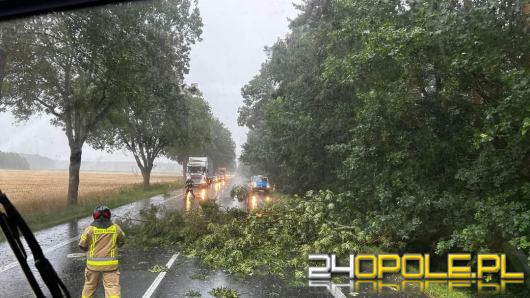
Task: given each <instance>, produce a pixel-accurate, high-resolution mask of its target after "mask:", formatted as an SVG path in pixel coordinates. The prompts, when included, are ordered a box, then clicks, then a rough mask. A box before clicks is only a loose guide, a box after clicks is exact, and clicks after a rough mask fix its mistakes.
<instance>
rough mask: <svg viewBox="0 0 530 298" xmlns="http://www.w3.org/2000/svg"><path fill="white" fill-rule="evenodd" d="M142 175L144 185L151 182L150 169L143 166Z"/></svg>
mask: <svg viewBox="0 0 530 298" xmlns="http://www.w3.org/2000/svg"><path fill="white" fill-rule="evenodd" d="M142 177H143V178H144V186H145V187H147V186H149V184H150V183H151V169H149V168H147V167H146V168H144V169H143V170H142Z"/></svg>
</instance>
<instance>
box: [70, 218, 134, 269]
mask: <svg viewBox="0 0 530 298" xmlns="http://www.w3.org/2000/svg"><path fill="white" fill-rule="evenodd" d="M124 239H125V234H124V233H123V231H122V229H121V228H120V227H119V226H118V225H117V224H112V225H111V226H110V227H108V228H97V227H95V226H88V227H87V228H86V229H85V231H84V232H83V234H81V239H80V240H79V246H80V247H82V248H84V249H85V250H87V260H86V265H87V268H88V269H90V270H93V271H112V270H116V269H118V247H119V246H121V244H122V243H123V241H124Z"/></svg>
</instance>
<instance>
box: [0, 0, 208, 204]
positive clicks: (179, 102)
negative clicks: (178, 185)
mask: <svg viewBox="0 0 530 298" xmlns="http://www.w3.org/2000/svg"><path fill="white" fill-rule="evenodd" d="M201 28H202V21H201V18H200V14H199V10H198V7H197V4H196V1H193V0H179V1H177V0H155V1H146V2H137V3H122V4H118V5H111V6H103V7H98V8H91V9H83V10H76V11H69V12H61V13H54V14H49V15H45V16H39V17H35V18H31V19H29V20H24V21H16V22H10V23H4V24H2V26H1V27H0V62H1V63H0V79H1V80H2V81H1V89H0V92H1V98H0V110H6V109H8V110H10V111H11V112H12V113H13V114H14V115H15V116H16V117H17V119H19V120H26V119H28V118H29V117H31V116H32V115H35V114H41V113H45V114H48V115H50V116H51V117H52V124H53V125H56V126H58V127H61V128H62V129H63V131H64V132H65V134H66V137H67V139H68V144H69V148H70V158H69V160H70V165H69V186H68V194H67V197H68V202H69V203H70V204H76V203H77V197H78V187H79V171H80V167H81V161H82V153H83V146H84V145H85V144H86V143H88V144H89V145H91V146H93V147H94V148H97V149H105V150H108V151H113V150H117V149H126V150H128V151H129V152H131V153H132V155H133V156H134V158H135V160H136V163H137V165H138V167H139V168H140V171H141V173H142V176H143V182H144V185H149V183H150V176H151V171H152V169H153V166H154V160H155V159H156V158H157V157H160V156H162V155H166V156H168V157H170V158H175V159H178V157H177V156H174V153H180V152H183V151H186V150H191V149H193V150H196V149H197V148H203V147H207V146H209V144H210V143H209V142H211V138H210V137H209V136H210V133H209V132H210V129H211V127H210V126H212V125H213V123H215V121H214V119H213V116H212V115H211V113H210V110H209V106H208V104H207V103H206V101H205V100H204V99H203V98H202V95H200V92H198V90H197V88H195V87H194V88H191V87H190V86H187V85H186V84H185V83H184V75H185V74H186V73H187V72H188V69H189V54H190V51H191V46H192V45H193V44H195V43H196V42H197V41H199V40H200V35H201V33H202V29H201ZM190 90H192V91H193V92H192V91H190ZM196 122H200V123H203V122H204V123H205V125H202V124H195V123H196ZM189 127H197V128H198V129H197V130H192V129H189ZM212 146H214V145H212ZM181 147H185V148H186V150H184V149H182V148H181Z"/></svg>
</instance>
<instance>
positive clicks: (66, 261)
mask: <svg viewBox="0 0 530 298" xmlns="http://www.w3.org/2000/svg"><path fill="white" fill-rule="evenodd" d="M242 182H243V180H242V179H239V178H238V179H234V180H233V181H231V182H227V183H216V184H215V185H212V186H211V187H210V188H208V189H207V190H203V191H201V190H196V191H195V194H196V198H195V199H193V198H191V197H189V196H188V197H187V198H184V197H183V190H176V191H173V192H172V193H170V194H168V195H159V196H155V197H152V198H150V199H147V200H143V201H139V202H136V203H132V204H128V205H125V206H122V207H119V208H115V209H113V216H114V217H131V218H134V217H135V216H136V215H137V213H138V210H141V209H143V208H145V207H147V206H149V205H151V204H154V205H158V206H161V207H162V208H180V209H186V210H189V209H191V208H199V200H205V199H210V200H216V201H217V203H218V204H220V205H221V206H223V207H225V208H234V207H237V208H241V209H244V210H248V209H253V208H256V207H257V206H258V205H259V201H258V200H260V198H258V199H253V200H250V201H249V202H248V205H247V204H246V203H240V202H237V201H235V200H233V199H232V198H230V196H229V193H230V189H231V186H232V185H233V184H234V183H237V184H241V183H242ZM90 222H91V217H86V218H82V219H79V220H75V221H72V222H69V223H65V224H61V225H57V226H55V227H51V228H48V229H44V230H41V231H38V232H36V233H35V236H36V238H37V240H38V241H39V243H40V244H41V246H42V249H43V251H44V252H45V254H46V256H47V258H48V259H49V260H50V262H51V263H52V265H53V266H54V268H55V270H56V271H57V273H58V275H59V276H60V277H61V278H62V280H63V281H64V282H65V284H66V286H67V287H68V289H69V290H70V293H71V294H72V297H80V295H81V290H82V287H83V282H84V279H83V271H84V268H85V263H84V258H76V257H69V255H70V254H79V253H80V252H81V251H80V250H79V248H78V246H77V243H78V239H79V235H80V234H81V232H82V231H83V229H84V228H85V227H86V226H87V225H89V224H90ZM174 253H175V252H167V251H164V250H162V249H159V250H156V251H143V250H138V251H130V250H129V251H123V252H121V258H120V259H121V261H120V272H121V274H120V276H121V285H122V297H142V296H143V295H144V293H145V292H146V290H147V289H148V288H149V287H150V285H151V284H152V283H153V281H154V280H155V278H156V277H157V275H158V273H152V272H150V271H149V268H151V267H152V266H153V265H164V264H166V263H167V261H168V260H169V259H170V258H171V256H172V255H173V254H174ZM29 263H30V266H33V261H32V260H31V261H30V262H29ZM33 269H34V268H33ZM34 273H35V276H37V279H38V281H39V283H40V284H41V285H43V283H42V280H40V278H39V277H38V273H37V272H36V270H35V269H34ZM0 284H1V285H2V286H1V287H0V297H34V295H33V293H32V291H31V288H30V286H29V284H28V283H27V281H26V279H25V277H24V275H23V273H22V270H21V269H20V267H19V265H18V263H17V262H16V259H15V257H14V255H13V253H12V252H11V249H10V248H9V246H8V245H7V243H6V242H5V241H4V242H1V243H0ZM221 286H224V287H230V288H234V289H237V290H238V291H239V292H240V293H241V294H242V297H299V296H300V295H302V296H308V295H307V294H310V295H309V296H310V297H332V296H330V295H329V294H328V291H327V290H325V289H323V288H320V289H319V288H314V289H309V288H306V289H304V288H301V289H299V288H290V287H285V286H283V285H281V281H279V280H272V279H271V280H262V279H260V280H256V279H254V280H252V279H247V280H241V279H236V278H234V277H231V276H229V275H227V274H225V273H224V272H223V271H221V270H210V269H207V268H205V267H203V266H202V265H201V264H200V262H199V261H198V260H197V259H191V258H187V257H185V256H181V255H179V257H178V258H177V260H176V261H175V263H174V265H173V266H172V268H171V270H170V271H169V272H168V273H167V274H166V276H165V278H164V279H163V280H162V282H161V283H160V285H159V286H158V287H157V289H156V291H155V294H154V295H153V296H152V297H186V296H185V294H186V293H187V292H188V291H190V290H196V291H199V292H200V293H201V294H202V297H211V296H210V295H209V294H208V292H209V291H210V290H211V289H213V288H216V287H221ZM43 290H44V291H45V293H46V290H45V289H43ZM311 293H312V294H311ZM96 297H103V291H102V289H101V285H100V289H99V290H98V292H97V295H96Z"/></svg>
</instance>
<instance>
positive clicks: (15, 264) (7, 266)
mask: <svg viewBox="0 0 530 298" xmlns="http://www.w3.org/2000/svg"><path fill="white" fill-rule="evenodd" d="M183 195H184V194H183V193H182V194H180V195H177V196H174V197H171V198H168V199H165V200H164V201H162V203H165V202H166V201H169V200H171V199H178V198H180V197H182V196H183ZM162 203H161V204H162ZM79 237H81V235H77V236H75V237H73V238H70V239H68V240H65V241H63V242H60V243H57V244H55V245H54V246H51V247H48V248H46V249H43V250H42V252H43V253H44V255H46V254H48V253H50V252H52V251H54V250H56V249H59V248H61V247H63V246H66V245H69V244H70V243H72V242H74V241H77V240H79ZM27 260H28V261H32V260H33V255H32V254H28V258H27ZM18 265H19V264H18V261H13V262H11V263H9V264H7V265H4V266H2V267H0V273H2V272H6V271H7V270H10V269H13V268H15V267H17V266H18Z"/></svg>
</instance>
